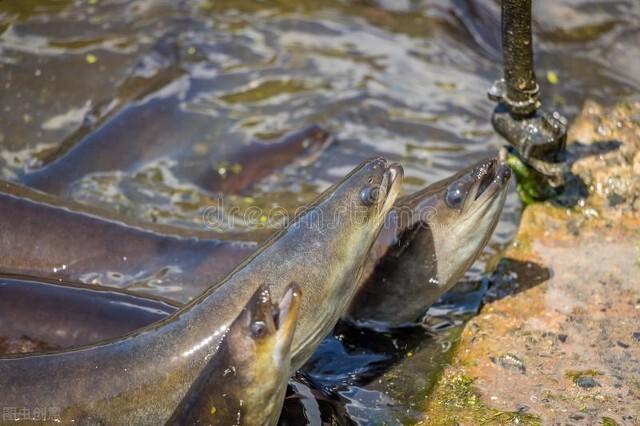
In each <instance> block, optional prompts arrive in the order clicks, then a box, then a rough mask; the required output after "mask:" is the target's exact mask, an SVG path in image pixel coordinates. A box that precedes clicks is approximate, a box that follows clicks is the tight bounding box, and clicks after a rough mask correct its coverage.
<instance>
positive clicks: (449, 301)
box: [280, 258, 551, 425]
mask: <svg viewBox="0 0 640 426" xmlns="http://www.w3.org/2000/svg"><path fill="white" fill-rule="evenodd" d="M550 277H551V272H550V271H549V270H548V269H547V268H545V267H543V266H541V265H538V264H536V263H532V262H522V261H518V260H515V259H511V258H503V259H501V260H500V261H499V263H498V265H497V267H496V270H495V271H494V272H493V273H492V274H490V275H489V276H485V277H483V278H482V279H480V280H478V281H463V282H460V283H459V284H458V285H457V286H456V287H455V288H454V289H453V290H451V291H450V292H448V293H446V294H445V295H444V296H442V297H441V298H440V300H439V301H438V302H437V303H436V304H435V305H433V306H432V307H431V308H430V309H429V310H428V312H427V314H426V315H425V317H424V318H423V320H422V323H421V324H416V326H414V327H406V328H402V329H395V330H388V331H385V332H376V331H373V330H369V329H364V328H358V327H356V326H354V325H352V324H351V323H349V322H345V321H342V322H340V323H339V324H338V325H337V326H336V328H335V330H334V332H333V334H332V335H331V336H330V337H328V338H327V339H325V340H324V341H323V342H322V344H321V346H320V347H319V348H318V350H317V351H316V352H315V353H314V355H313V356H312V358H311V359H310V360H309V361H308V363H307V364H306V365H305V367H304V368H303V370H302V371H301V372H300V373H299V374H298V376H297V377H296V378H295V379H293V380H292V381H291V383H290V387H289V392H288V396H287V400H286V403H285V407H284V409H283V413H282V416H281V419H280V424H281V425H294V424H303V423H305V422H306V423H308V424H339V425H342V424H345V425H348V424H371V422H372V421H373V419H375V422H376V423H378V424H379V423H380V422H385V423H386V424H406V423H415V422H418V421H420V420H422V419H423V417H422V416H423V413H422V404H423V403H424V400H425V398H426V397H427V396H428V395H429V394H430V391H431V389H432V388H433V386H434V385H435V383H436V381H437V379H438V377H439V375H440V372H441V371H442V368H443V367H444V365H446V364H447V363H448V362H449V359H450V356H451V354H452V349H453V348H454V347H455V344H456V342H457V340H458V337H459V336H460V333H461V332H462V329H463V328H464V324H465V322H466V321H467V320H468V319H470V318H471V317H472V316H473V315H476V314H477V313H478V312H479V311H480V309H481V307H482V305H483V303H491V302H492V301H494V300H498V299H501V298H504V297H507V296H508V295H511V294H515V293H518V292H521V291H526V290H527V289H529V288H532V287H534V286H536V285H538V284H541V283H543V282H545V281H546V280H548V279H549V278H550Z"/></svg>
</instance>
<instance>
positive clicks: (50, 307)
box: [0, 160, 509, 347]
mask: <svg viewBox="0 0 640 426" xmlns="http://www.w3.org/2000/svg"><path fill="white" fill-rule="evenodd" d="M508 180H509V170H508V168H506V166H504V165H503V164H501V163H499V162H498V161H497V160H487V161H484V162H482V163H479V164H477V165H474V166H471V167H468V168H466V169H464V170H462V171H460V172H459V173H457V174H456V175H454V176H451V177H449V178H447V179H445V180H442V181H440V182H437V183H435V184H433V185H430V186H428V187H427V188H425V189H423V190H421V191H418V192H416V193H415V194H412V195H410V196H408V197H404V198H401V199H399V200H398V201H397V202H396V203H395V206H394V208H393V210H392V211H391V212H390V213H389V216H388V218H387V222H386V225H385V226H384V227H383V229H382V231H381V232H380V235H379V237H378V239H377V240H376V242H375V244H374V245H373V247H372V249H371V250H370V252H369V255H368V259H367V262H366V263H365V267H364V270H363V274H362V278H361V282H362V284H361V286H360V289H359V290H358V293H357V294H356V297H355V298H354V300H353V302H352V303H351V306H350V308H349V311H348V314H347V316H348V317H350V318H351V319H352V320H355V321H359V322H363V321H364V322H366V323H367V324H371V325H374V326H379V325H381V324H380V323H383V322H384V323H385V324H386V325H387V326H389V325H391V326H395V325H404V324H406V323H408V322H411V321H414V320H416V319H417V318H418V317H419V316H420V315H421V314H423V313H424V311H425V310H426V308H428V307H429V306H430V305H431V304H432V303H433V302H434V301H435V300H436V299H437V298H438V297H439V296H441V295H442V294H443V293H444V292H446V291H447V290H448V289H449V288H451V287H452V286H453V285H454V284H455V283H456V282H457V281H458V279H459V278H460V277H461V276H462V274H464V272H465V271H466V270H467V269H468V268H469V266H470V265H471V263H473V261H474V260H475V259H476V257H477V255H478V254H479V253H480V252H481V251H482V249H483V247H484V245H485V244H486V242H487V240H488V239H489V237H490V235H491V234H492V232H493V229H494V227H495V225H496V223H497V221H498V219H499V217H500V213H501V210H502V206H503V204H504V198H505V194H506V191H507V189H508ZM2 202H3V204H4V203H5V200H3V201H2ZM25 202H26V201H25ZM31 209H34V210H36V211H37V210H38V207H37V206H31ZM31 211H32V210H26V211H25V212H24V215H23V216H22V217H23V218H26V217H31V216H30V214H31V213H30V212H31ZM54 211H57V210H54ZM3 212H4V213H5V214H6V216H4V215H3ZM65 214H67V215H77V214H78V213H70V212H66V213H65ZM0 215H2V216H4V217H2V220H1V221H0V227H1V226H2V224H3V223H5V224H8V225H10V226H15V225H14V224H13V222H15V219H13V218H17V217H19V216H17V215H14V214H8V211H7V209H2V210H0ZM0 217H1V216H0ZM45 218H46V216H44V215H43V216H42V220H43V221H44V220H45ZM73 220H76V219H73ZM418 221H419V222H418ZM35 223H36V224H38V223H40V222H37V221H36V222H35ZM43 223H44V224H45V225H47V226H48V228H52V227H56V226H57V227H60V226H61V223H58V224H55V223H48V222H43ZM62 223H66V222H62ZM68 223H69V225H67V226H65V228H68V229H69V232H73V231H74V230H77V229H78V228H77V227H75V226H74V227H72V226H71V225H70V223H73V221H70V222H68ZM97 225H100V226H103V228H98V231H97V232H96V236H97V237H106V236H108V235H109V234H112V235H116V236H117V237H118V238H119V239H120V243H121V244H120V245H117V246H115V247H114V246H111V245H110V246H109V247H110V249H109V251H108V254H113V255H114V257H113V258H114V259H118V258H119V256H120V257H121V256H123V254H122V252H121V251H119V250H123V249H131V250H134V251H137V256H138V257H131V262H136V264H138V265H141V264H143V263H142V262H141V261H140V259H144V258H145V252H144V247H145V246H144V245H141V244H139V243H138V242H137V241H138V238H139V237H135V238H134V237H132V235H133V236H136V235H138V234H136V233H130V232H128V231H127V228H126V227H124V225H117V224H109V225H104V224H103V222H100V221H99V222H97V224H96V226H97ZM121 228H122V229H123V231H122V232H117V233H116V232H114V230H119V229H121ZM10 229H11V228H8V229H7V231H6V232H3V233H0V235H5V238H8V237H9V235H10V234H12V233H13V232H15V231H13V232H10ZM80 229H82V228H80ZM44 231H45V229H44V228H42V230H41V231H40V232H44ZM136 232H138V231H136ZM27 235H37V232H31V233H29V234H27ZM143 235H146V234H143ZM66 236H67V237H69V236H70V234H67V235H66ZM153 238H160V237H159V236H158V235H155V234H154V235H153ZM164 238H165V239H166V240H162V239H160V240H159V241H163V243H162V244H160V243H158V245H159V246H162V247H163V248H164V249H166V250H167V251H168V252H171V251H172V250H173V249H172V247H173V245H174V244H178V243H176V242H175V240H174V239H173V238H174V237H164ZM106 239H107V240H111V239H112V238H106ZM113 240H114V241H116V240H117V238H113ZM142 240H143V241H144V239H142ZM0 241H1V240H0ZM84 242H85V240H78V243H77V244H80V247H76V246H74V245H73V244H70V243H67V244H65V245H66V246H67V247H68V249H67V250H71V253H68V254H67V256H68V257H69V258H73V257H74V256H76V255H77V253H76V251H75V250H76V249H78V250H77V251H78V252H79V253H80V252H82V251H83V250H84V251H85V252H88V249H87V248H84V247H82V244H83V243H84ZM18 243H19V240H15V242H14V243H13V244H18ZM35 243H36V241H35V240H33V241H28V242H27V243H26V244H27V245H29V246H31V247H32V249H31V251H29V252H27V253H25V254H29V255H34V257H33V258H29V257H27V258H23V259H22V260H20V261H18V259H16V260H15V263H20V262H22V263H21V264H24V265H27V264H29V263H31V264H37V263H38V262H37V261H38V260H39V259H41V258H45V257H44V256H45V255H46V253H47V252H46V250H45V251H42V252H38V251H37V250H44V249H45V245H42V244H40V245H38V246H37V247H34V246H36V244H35ZM198 244H199V243H198ZM221 244H231V243H221ZM196 245H197V244H196ZM10 247H11V242H10V241H9V242H7V243H6V245H4V246H3V248H2V251H3V253H7V257H5V258H0V269H2V270H7V266H8V261H9V260H10V259H11V256H12V255H13V253H12V251H11V250H9V248H10ZM52 247H58V244H53V245H52ZM205 247H206V245H205V244H204V242H203V243H202V248H201V249H200V250H204V248H205ZM223 247H225V246H223ZM230 247H234V246H230ZM234 250H235V251H236V252H238V253H246V255H249V253H250V252H253V251H254V250H255V248H254V247H253V246H243V248H242V249H238V248H237V247H235V248H234ZM53 254H55V253H52V255H53ZM214 254H215V252H214ZM155 255H156V256H161V257H163V258H171V257H170V256H169V255H168V254H164V255H162V254H161V252H157V253H156V254H155ZM105 256H106V254H105ZM238 256H240V254H239V255H238ZM105 259H109V257H108V256H106V257H105ZM173 259H174V261H176V260H180V259H179V258H178V257H173ZM215 259H216V258H214V257H212V258H211V259H210V260H209V264H210V265H209V266H210V267H211V271H212V272H211V274H212V275H210V276H209V277H200V276H193V271H192V270H191V269H184V274H185V275H184V276H183V280H185V282H184V283H183V284H181V285H183V286H188V287H189V289H193V288H194V287H195V288H196V289H199V288H200V287H198V286H197V285H190V284H192V283H190V280H198V279H200V280H202V279H203V278H204V279H205V282H206V279H207V278H210V279H211V282H216V281H217V280H218V279H221V278H222V277H220V276H216V275H215V272H216V271H215V270H214V267H220V268H222V267H231V266H230V265H228V263H229V262H231V263H233V262H234V260H231V259H230V260H229V261H228V262H227V264H224V263H223V264H220V262H218V261H217V260H215ZM236 262H239V260H237V261H236ZM81 264H82V263H81V262H80V263H76V264H74V265H72V266H69V267H67V268H66V269H65V270H63V271H60V273H59V274H58V276H59V279H62V278H63V277H64V278H65V279H69V277H70V279H74V278H77V276H78V275H74V273H76V272H77V269H76V268H77V267H78V266H79V265H81ZM96 265H97V266H100V263H96ZM127 265H128V264H127ZM128 266H129V265H128ZM17 269H18V272H22V273H25V272H31V273H34V274H35V275H42V274H45V273H47V272H49V271H50V269H48V268H42V269H40V270H38V269H36V270H28V271H27V270H26V269H25V268H17ZM39 280H40V279H39ZM40 281H41V280H40ZM178 294H179V293H178ZM385 300H388V301H389V303H388V304H387V303H385ZM62 306H64V309H61V307H62ZM399 306H401V307H402V309H399ZM176 309H178V308H177V305H174V304H172V303H168V302H167V301H164V300H152V299H147V298H144V299H143V298H141V297H139V296H135V295H133V294H131V293H126V292H122V291H118V290H115V289H113V290H110V289H106V288H103V289H100V287H99V286H86V285H75V286H71V285H69V284H67V283H64V284H63V283H57V282H49V283H45V282H36V281H33V280H28V279H24V280H19V279H16V278H14V277H5V278H1V279H0V337H3V336H4V337H8V338H14V339H19V338H20V337H21V336H26V337H29V338H31V339H34V340H36V341H44V342H50V343H51V344H53V345H56V346H58V347H70V346H77V345H81V344H86V343H92V342H95V341H97V340H102V339H108V338H114V337H117V336H120V335H123V334H126V333H128V332H130V331H133V330H135V329H136V328H139V327H142V326H144V325H148V324H151V323H152V322H154V321H157V320H159V319H160V318H162V317H164V316H167V315H170V314H171V313H173V312H174V311H175V310H176Z"/></svg>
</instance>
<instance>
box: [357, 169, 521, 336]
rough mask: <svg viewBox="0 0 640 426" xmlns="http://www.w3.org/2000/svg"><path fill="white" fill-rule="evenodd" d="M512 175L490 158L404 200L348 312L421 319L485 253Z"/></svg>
mask: <svg viewBox="0 0 640 426" xmlns="http://www.w3.org/2000/svg"><path fill="white" fill-rule="evenodd" d="M510 178H511V169H510V168H509V166H507V165H506V164H505V163H504V162H503V161H502V160H499V159H490V160H485V161H482V162H480V163H477V164H475V165H473V166H471V167H468V168H466V169H464V170H461V171H460V172H458V173H457V174H455V175H453V176H451V177H449V178H447V179H444V180H441V181H439V182H437V183H434V184H433V185H430V186H428V187H426V188H424V189H422V190H420V191H418V192H415V193H414V194H411V195H409V196H407V197H403V198H401V199H400V200H398V202H397V203H396V206H395V207H394V209H393V210H392V212H391V213H390V214H389V217H388V219H387V225H388V226H385V227H384V228H383V230H382V232H381V235H380V237H379V238H378V241H385V242H386V243H385V244H376V245H375V246H374V249H379V250H381V252H375V251H372V252H371V253H370V254H369V261H368V262H367V263H366V267H367V268H368V270H365V271H364V276H365V277H368V278H367V279H366V281H365V282H363V284H362V285H360V287H359V289H358V292H357V294H356V296H355V298H354V300H353V302H352V304H351V306H350V307H349V310H348V312H347V313H346V314H345V317H346V318H348V319H350V320H352V321H354V322H356V323H358V324H359V325H362V326H368V327H372V328H381V329H384V328H388V327H402V326H404V325H411V324H414V323H415V321H416V320H417V319H419V318H420V316H421V315H422V314H424V312H425V311H426V309H427V308H428V307H429V306H431V305H432V304H433V303H434V302H436V301H437V300H438V299H439V298H440V296H442V295H443V294H444V293H445V292H447V291H448V290H449V289H451V287H453V286H454V285H455V284H456V283H457V282H458V280H459V279H460V278H462V276H463V275H464V273H465V272H466V271H467V269H469V268H470V267H471V265H472V264H473V262H474V261H475V260H476V259H477V257H478V256H479V255H480V253H482V250H483V249H484V247H485V246H486V244H487V243H488V242H489V239H490V238H491V235H492V234H493V231H494V229H495V227H496V225H497V223H498V221H499V219H500V215H501V213H502V209H503V207H504V203H505V198H506V194H507V192H508V189H509V181H510Z"/></svg>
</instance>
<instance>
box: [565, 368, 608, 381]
mask: <svg viewBox="0 0 640 426" xmlns="http://www.w3.org/2000/svg"><path fill="white" fill-rule="evenodd" d="M600 375H602V373H601V372H599V371H598V370H594V369H588V370H567V371H565V372H564V376H565V377H566V378H567V379H570V380H571V381H572V382H573V383H576V382H577V381H578V379H579V378H580V377H596V376H600Z"/></svg>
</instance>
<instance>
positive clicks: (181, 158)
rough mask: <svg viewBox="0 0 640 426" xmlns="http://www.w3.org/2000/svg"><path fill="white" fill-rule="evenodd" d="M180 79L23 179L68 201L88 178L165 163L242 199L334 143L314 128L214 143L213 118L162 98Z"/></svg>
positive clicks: (171, 97)
mask: <svg viewBox="0 0 640 426" xmlns="http://www.w3.org/2000/svg"><path fill="white" fill-rule="evenodd" d="M185 78H186V77H182V78H181V79H178V80H175V81H173V82H171V83H169V84H168V85H167V87H164V88H162V89H160V90H159V93H160V94H156V95H155V96H151V95H150V96H148V97H145V98H142V99H140V100H138V101H137V102H132V103H131V104H130V105H128V106H127V107H125V108H123V109H122V110H120V111H118V112H117V113H114V114H113V116H112V117H110V118H109V119H108V120H106V121H105V122H104V123H102V125H100V126H98V127H97V128H96V129H94V130H93V131H87V130H82V129H81V130H79V132H80V133H81V134H82V137H80V138H79V140H77V141H74V142H73V144H71V143H66V142H65V143H64V144H63V145H64V149H62V148H61V150H60V152H57V151H56V152H55V155H53V154H52V155H51V156H50V157H52V158H50V159H48V160H47V161H46V162H45V164H44V165H43V166H42V167H40V168H38V169H36V170H33V171H31V172H29V173H25V174H23V175H22V176H21V177H20V182H21V183H22V184H24V185H26V186H29V187H32V188H35V189H39V190H41V191H44V192H47V193H50V194H55V195H61V196H66V195H68V191H69V188H70V185H72V184H73V183H74V182H76V181H78V180H80V179H82V178H83V177H85V176H87V175H89V174H91V173H106V172H125V173H136V172H137V171H139V170H141V169H142V168H143V167H144V166H145V165H148V164H151V163H152V162H154V161H158V160H162V159H168V160H169V163H175V164H174V165H173V166H171V170H172V172H173V173H174V174H175V175H176V176H177V177H179V178H181V179H184V180H185V181H187V182H190V183H192V184H195V185H198V186H200V187H201V188H203V189H205V190H207V191H210V192H219V193H225V194H239V193H242V192H243V191H245V190H246V189H248V188H249V187H250V186H252V185H253V184H254V183H255V182H257V181H259V180H260V179H262V178H264V177H265V176H268V175H269V174H271V173H273V172H274V171H276V170H278V169H281V168H283V167H285V166H289V165H298V164H308V163H310V162H312V161H313V160H314V159H315V158H317V156H318V155H319V154H320V153H321V152H322V151H323V150H324V149H326V148H327V147H328V146H329V145H330V144H331V143H332V141H333V139H332V137H331V135H330V133H329V132H328V131H326V130H325V129H323V128H321V127H319V126H317V125H311V126H308V127H306V128H302V129H299V130H297V131H292V132H289V133H287V134H285V135H284V136H282V137H281V138H279V139H273V140H263V139H252V140H246V141H241V140H234V141H225V143H220V142H221V141H218V140H214V139H218V138H219V137H220V136H219V135H217V134H215V132H214V128H215V127H216V123H215V121H214V120H213V119H212V118H211V117H209V116H208V115H205V114H201V113H197V112H192V111H186V110H184V109H183V108H182V106H181V100H180V96H178V95H177V94H170V95H166V96H165V95H164V92H167V91H168V92H169V93H172V92H171V91H172V90H174V91H175V90H178V88H179V87H180V86H181V85H180V82H181V81H183V80H184V79H185ZM173 86H176V88H174V87H173ZM85 133H86V134H85ZM236 138H237V136H236ZM209 139H211V140H209ZM226 142H229V143H226ZM230 142H233V143H230ZM67 145H71V146H70V147H67ZM203 156H204V157H205V158H201V157H203Z"/></svg>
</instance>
